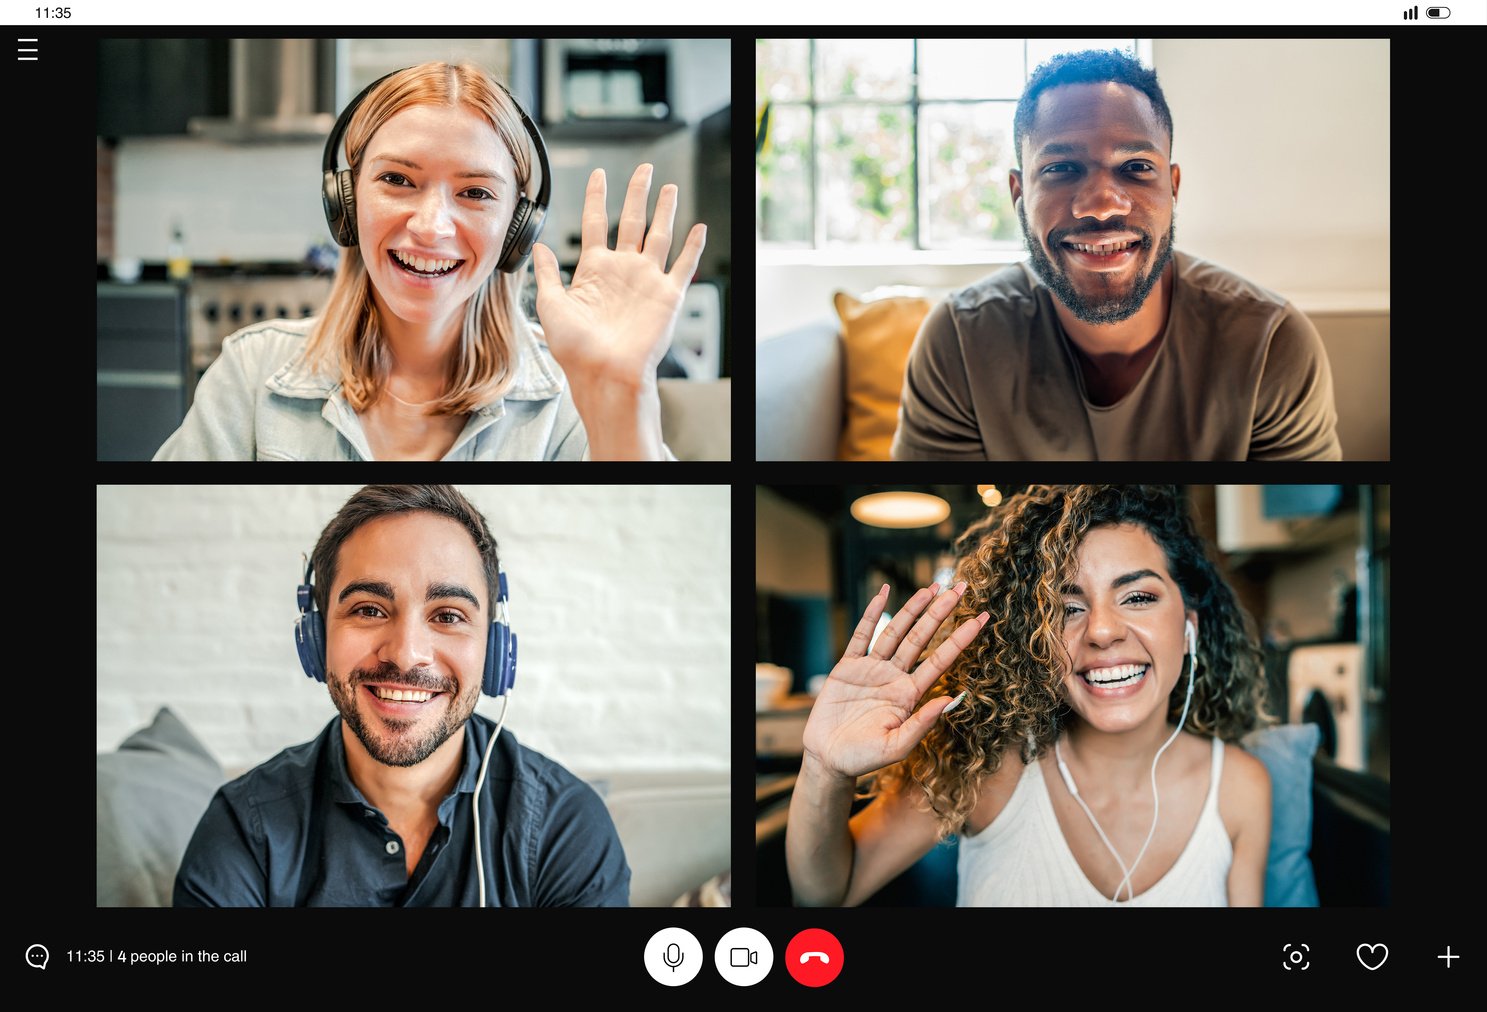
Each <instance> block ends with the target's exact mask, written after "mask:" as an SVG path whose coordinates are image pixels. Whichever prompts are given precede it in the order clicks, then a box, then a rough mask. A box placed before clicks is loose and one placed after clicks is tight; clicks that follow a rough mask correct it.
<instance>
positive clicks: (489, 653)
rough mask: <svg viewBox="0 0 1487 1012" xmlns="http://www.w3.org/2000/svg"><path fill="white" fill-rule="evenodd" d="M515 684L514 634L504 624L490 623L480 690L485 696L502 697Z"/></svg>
mask: <svg viewBox="0 0 1487 1012" xmlns="http://www.w3.org/2000/svg"><path fill="white" fill-rule="evenodd" d="M515 682H516V634H515V633H513V632H512V631H511V627H510V626H509V625H507V624H506V623H505V622H492V623H491V630H490V638H489V639H487V640H486V644H485V676H484V678H483V679H482V682H481V686H480V687H481V689H482V690H483V691H484V692H485V694H486V695H487V696H503V695H505V694H506V690H507V689H510V688H511V686H512V685H513V684H514V683H515Z"/></svg>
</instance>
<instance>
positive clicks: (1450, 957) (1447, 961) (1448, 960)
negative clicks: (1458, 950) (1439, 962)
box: [1435, 945, 1461, 970]
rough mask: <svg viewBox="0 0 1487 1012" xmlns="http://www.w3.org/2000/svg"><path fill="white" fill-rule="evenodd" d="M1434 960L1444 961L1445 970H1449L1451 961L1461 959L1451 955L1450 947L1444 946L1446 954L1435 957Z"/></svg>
mask: <svg viewBox="0 0 1487 1012" xmlns="http://www.w3.org/2000/svg"><path fill="white" fill-rule="evenodd" d="M1435 958H1436V959H1444V960H1445V961H1446V969H1447V970H1449V969H1451V960H1453V959H1460V958H1461V957H1460V956H1453V955H1451V947H1450V946H1449V945H1448V946H1446V954H1445V955H1444V956H1436V957H1435Z"/></svg>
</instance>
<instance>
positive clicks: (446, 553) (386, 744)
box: [325, 513, 490, 766]
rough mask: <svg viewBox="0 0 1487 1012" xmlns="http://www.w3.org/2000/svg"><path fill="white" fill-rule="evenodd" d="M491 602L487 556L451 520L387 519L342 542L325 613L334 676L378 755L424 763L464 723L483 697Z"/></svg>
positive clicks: (345, 710)
mask: <svg viewBox="0 0 1487 1012" xmlns="http://www.w3.org/2000/svg"><path fill="white" fill-rule="evenodd" d="M485 602H486V583H485V577H484V575H483V570H482V569H481V561H480V553H479V552H478V551H477V550H476V548H475V543H474V542H473V541H472V540H471V538H470V535H469V533H468V532H467V531H466V530H465V529H464V528H463V527H462V526H460V525H459V524H458V523H456V522H455V521H453V520H450V519H448V518H447V517H441V516H438V515H436V514H433V513H401V514H395V515H393V516H387V517H382V518H379V519H377V520H372V521H369V522H368V523H365V524H363V525H362V526H361V527H359V528H357V529H356V531H355V532H353V533H352V534H351V535H350V536H349V537H348V538H346V540H345V541H344V542H343V543H342V545H341V549H340V555H339V559H338V565H337V568H336V576H335V583H334V584H333V585H332V587H331V590H330V595H329V606H328V608H327V613H326V617H325V634H326V649H325V660H326V672H327V674H326V682H327V684H328V685H329V686H330V695H331V699H332V700H333V701H334V702H335V704H336V709H337V710H339V711H340V712H341V717H342V718H343V719H344V720H345V722H346V726H347V727H349V728H350V729H351V731H352V732H353V733H354V734H355V735H356V737H357V739H358V740H360V742H361V743H362V745H363V746H365V748H366V750H367V753H368V754H369V755H371V756H372V758H374V759H376V760H377V761H378V762H380V763H383V764H385V765H388V766H413V765H416V764H418V763H420V762H422V761H423V760H424V759H427V758H428V757H429V756H430V755H432V754H433V752H434V750H435V749H437V748H438V747H439V746H440V745H442V744H443V743H444V742H445V741H447V740H448V739H449V738H450V737H451V736H452V735H453V734H455V732H457V731H459V730H460V729H461V728H462V727H464V725H465V721H466V720H468V719H469V717H470V714H471V713H472V712H474V709H475V703H476V701H477V700H478V699H479V697H480V687H481V678H482V675H483V673H484V667H485V649H486V636H487V633H488V629H489V627H490V618H489V616H488V615H487V614H486V611H487V606H486V603H485ZM343 672H344V673H343Z"/></svg>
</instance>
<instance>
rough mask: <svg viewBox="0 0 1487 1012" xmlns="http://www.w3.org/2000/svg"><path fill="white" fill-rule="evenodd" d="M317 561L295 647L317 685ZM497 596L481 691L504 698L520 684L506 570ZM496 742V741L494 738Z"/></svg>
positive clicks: (301, 595) (300, 597) (321, 641)
mask: <svg viewBox="0 0 1487 1012" xmlns="http://www.w3.org/2000/svg"><path fill="white" fill-rule="evenodd" d="M314 566H315V563H314V562H306V563H305V582H304V583H302V584H300V585H299V589H298V590H297V591H296V592H295V598H294V600H295V604H297V605H298V606H299V618H297V619H296V620H295V622H294V646H295V649H296V650H297V651H298V652H299V663H300V666H301V667H303V668H304V669H305V674H307V675H309V676H310V677H311V678H313V679H315V681H317V682H323V681H325V616H324V615H322V614H320V609H319V608H317V607H315V586H314V584H313V583H312V582H311V580H312V577H313V575H314ZM496 587H497V596H496V604H495V613H494V614H493V615H492V619H491V627H490V638H489V639H487V640H486V646H485V670H484V671H483V672H482V673H481V685H480V687H481V690H482V691H483V692H484V693H485V694H486V695H487V696H496V697H498V698H499V697H500V696H504V695H505V694H506V693H507V692H509V691H510V690H511V687H512V686H513V685H515V684H516V633H514V632H512V631H511V617H510V612H509V611H508V608H509V605H510V597H509V596H508V594H507V592H506V570H504V569H498V570H497V572H496ZM492 740H494V739H492Z"/></svg>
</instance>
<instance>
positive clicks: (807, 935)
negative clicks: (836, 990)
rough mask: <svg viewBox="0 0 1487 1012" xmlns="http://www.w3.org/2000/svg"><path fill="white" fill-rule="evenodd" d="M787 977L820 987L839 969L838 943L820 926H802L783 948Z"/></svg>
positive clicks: (840, 970)
mask: <svg viewBox="0 0 1487 1012" xmlns="http://www.w3.org/2000/svg"><path fill="white" fill-rule="evenodd" d="M785 966H786V967H787V968H788V969H789V971H790V976H792V977H794V978H795V979H796V980H797V981H799V982H800V983H802V984H804V985H805V986H806V987H824V986H825V985H827V984H830V983H831V982H832V981H834V980H836V975H837V974H839V973H841V972H842V943H841V942H838V941H837V940H836V936H835V935H833V934H832V933H831V932H829V931H825V930H823V929H821V928H806V929H805V930H804V931H802V932H801V933H800V934H798V935H796V936H795V937H794V938H792V939H790V944H789V945H788V946H786V948H785Z"/></svg>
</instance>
